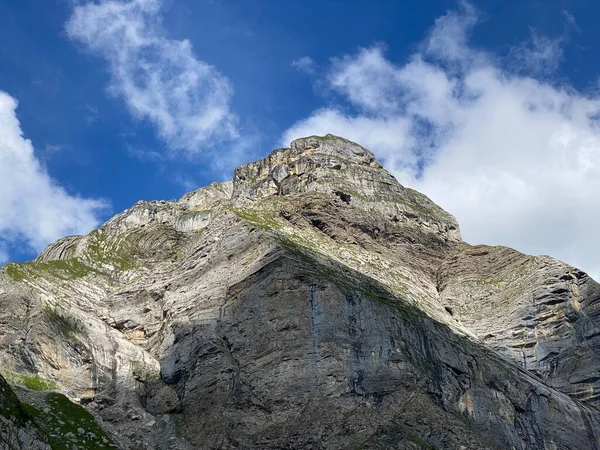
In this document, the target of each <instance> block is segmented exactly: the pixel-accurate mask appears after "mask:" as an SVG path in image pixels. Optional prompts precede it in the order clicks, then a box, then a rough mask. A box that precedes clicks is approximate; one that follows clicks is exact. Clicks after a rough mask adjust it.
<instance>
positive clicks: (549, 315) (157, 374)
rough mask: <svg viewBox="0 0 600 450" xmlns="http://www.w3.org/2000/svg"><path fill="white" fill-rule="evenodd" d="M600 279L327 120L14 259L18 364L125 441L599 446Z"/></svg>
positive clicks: (7, 356)
mask: <svg viewBox="0 0 600 450" xmlns="http://www.w3.org/2000/svg"><path fill="white" fill-rule="evenodd" d="M599 298H600V286H599V285H598V284H597V283H595V282H594V281H593V280H591V279H590V278H589V277H588V276H587V275H586V274H584V273H582V272H581V271H578V270H576V269H574V268H572V267H569V266H567V265H566V264H563V263H561V262H559V261H556V260H554V259H552V258H549V257H530V256H526V255H522V254H520V253H518V252H516V251H514V250H510V249H506V248H503V247H486V246H476V247H473V246H470V245H468V244H466V243H464V242H463V241H462V240H461V238H460V232H459V228H458V225H457V223H456V220H455V219H454V218H453V217H452V216H451V215H450V214H448V213H447V212H445V211H443V210H442V209H441V208H439V207H438V206H437V205H435V204H434V203H433V202H431V201H430V200H429V199H428V198H427V197H425V196H424V195H422V194H419V193H417V192H415V191H413V190H411V189H407V188H405V187H403V186H401V185H400V184H399V183H398V182H397V181H396V180H395V179H394V178H393V177H392V176H391V175H390V174H389V173H387V172H386V171H385V170H384V169H383V168H382V167H381V165H379V163H377V161H376V160H375V158H374V156H373V154H372V153H370V152H369V151H367V150H365V149H363V148H362V147H360V146H359V145H358V144H355V143H352V142H349V141H347V140H345V139H342V138H338V137H335V136H331V135H328V136H325V137H314V136H313V137H309V138H304V139H299V140H296V141H294V142H292V144H291V146H290V148H286V149H278V150H275V151H274V152H273V153H272V154H271V155H269V156H268V157H267V158H265V159H264V160H262V161H258V162H256V163H252V164H247V165H244V166H242V167H240V168H238V169H237V170H236V171H235V174H234V179H233V182H232V183H231V182H230V183H223V184H212V185H210V186H208V187H206V188H203V189H200V190H198V191H195V192H192V193H190V194H187V195H185V196H184V197H183V198H182V199H180V200H179V201H174V202H164V201H162V202H140V203H138V204H136V205H134V206H133V207H132V208H130V209H129V210H127V211H125V212H123V213H121V214H119V215H117V216H115V217H114V218H112V219H111V220H109V221H108V222H107V223H106V224H105V225H103V226H102V227H101V228H99V229H98V230H96V231H94V232H92V233H90V234H89V235H87V236H77V237H69V238H64V239H61V240H59V241H57V242H56V243H55V244H53V245H51V246H49V247H48V248H47V249H46V250H45V251H44V252H42V254H41V255H40V256H39V257H38V258H37V259H36V260H35V261H32V262H30V263H25V264H8V265H6V266H5V267H4V268H3V269H2V270H1V271H0V368H1V370H2V371H3V373H4V374H5V376H6V377H8V379H9V381H10V382H11V383H12V384H13V386H15V387H16V388H17V387H18V386H21V387H20V388H18V390H17V394H18V395H19V397H20V398H21V400H20V401H21V402H25V403H27V404H37V403H36V401H41V400H39V399H38V398H37V397H35V395H37V396H38V397H39V396H41V395H46V396H48V395H50V396H56V395H59V394H56V393H50V394H48V393H47V392H46V391H56V392H62V393H63V394H65V395H67V396H68V397H70V398H71V399H72V400H74V401H75V402H78V403H80V404H81V405H83V406H85V408H86V409H87V410H88V411H90V412H92V413H93V416H90V417H93V418H94V420H96V421H97V423H98V424H99V425H100V426H101V427H102V429H103V430H104V431H105V432H106V433H107V439H109V437H110V436H114V437H115V439H114V442H115V443H116V445H120V446H121V447H122V448H127V449H129V448H131V449H146V448H148V449H155V448H160V449H191V448H207V449H210V448H215V449H217V448H218V449H233V448H261V449H269V448H271V449H284V448H288V449H295V448H311V449H321V448H323V449H358V448H360V449H366V448H391V449H394V448H395V449H432V448H438V449H461V448H462V449H573V450H575V449H598V448H600V412H598V410H597V408H598V396H597V394H596V391H597V389H598V383H600V360H599V359H598V356H597V355H598V354H600V353H599V350H600V348H599V345H600V329H599V323H600V322H599V318H598V314H599V312H598V308H599V307H598V303H599ZM33 377H35V379H36V380H37V383H38V386H37V387H38V388H41V389H42V390H43V392H42V393H36V392H34V391H32V390H31V389H26V388H27V387H28V386H27V384H28V383H27V381H28V380H31V379H32V378H33ZM29 384H30V383H29ZM29 387H31V386H29ZM34 397H35V398H34ZM51 398H53V397H51ZM36 399H37V400H36ZM45 401H46V402H47V401H48V400H47V399H46V400H45ZM2 417H5V418H6V420H5V421H4V422H2V423H8V422H7V421H9V420H11V419H10V415H8V416H7V414H5V413H4V411H2V415H0V419H2ZM7 417H8V418H7ZM13 428H14V429H17V430H22V432H23V433H26V434H27V433H30V434H29V435H30V436H31V439H34V440H35V439H38V440H39V442H41V444H40V445H42V446H41V447H39V448H47V447H43V445H46V444H47V443H48V441H44V439H43V436H44V435H43V434H42V435H41V436H42V438H38V437H36V436H37V435H36V434H35V433H33V432H31V430H29V429H27V428H26V425H25V424H24V423H21V422H19V423H18V424H17V425H14V424H13ZM36 430H37V429H36ZM34 431H35V430H34ZM31 433H33V434H31ZM98 433H99V432H98ZM75 437H77V436H75ZM116 437H118V438H116ZM32 442H33V441H32ZM50 445H52V443H51V442H50ZM31 448H36V447H33V446H32V447H31ZM84 448H92V447H84Z"/></svg>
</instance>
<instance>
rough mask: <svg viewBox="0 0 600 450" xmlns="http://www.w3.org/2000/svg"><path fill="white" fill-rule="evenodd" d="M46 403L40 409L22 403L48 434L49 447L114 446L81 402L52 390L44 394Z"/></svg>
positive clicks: (59, 449)
mask: <svg viewBox="0 0 600 450" xmlns="http://www.w3.org/2000/svg"><path fill="white" fill-rule="evenodd" d="M46 404H47V405H48V408H44V410H43V411H41V410H39V409H37V408H35V407H34V406H31V405H27V404H24V405H23V406H24V408H25V410H26V411H27V413H28V414H29V415H30V416H31V417H32V418H33V419H34V420H35V423H36V424H37V425H38V426H39V427H40V428H41V429H42V431H44V433H45V434H46V435H47V436H48V441H49V443H50V447H51V448H52V450H71V449H72V448H73V447H77V448H85V449H89V450H96V449H107V448H118V447H117V446H116V445H115V443H114V442H113V441H112V440H111V439H110V438H109V437H108V436H107V434H106V433H105V432H104V430H103V429H102V428H100V426H99V425H98V423H97V422H96V420H95V419H94V416H92V415H91V414H90V413H89V412H88V411H86V410H85V409H84V408H83V407H82V406H79V405H77V404H75V403H73V402H71V401H70V400H69V399H68V398H67V397H65V396H64V395H62V394H58V393H56V392H52V393H49V394H48V395H47V396H46Z"/></svg>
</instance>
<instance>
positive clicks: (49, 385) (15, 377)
mask: <svg viewBox="0 0 600 450" xmlns="http://www.w3.org/2000/svg"><path fill="white" fill-rule="evenodd" d="M3 375H4V377H5V378H6V379H7V380H8V381H9V382H11V383H13V384H16V385H18V386H22V387H25V388H27V389H30V390H32V391H52V390H56V389H58V385H57V384H56V382H54V381H52V380H48V379H46V378H42V377H40V376H39V375H20V374H18V373H14V372H4V373H3Z"/></svg>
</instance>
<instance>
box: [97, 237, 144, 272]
mask: <svg viewBox="0 0 600 450" xmlns="http://www.w3.org/2000/svg"><path fill="white" fill-rule="evenodd" d="M134 235H135V233H132V235H131V236H128V237H131V238H130V239H123V238H121V239H119V240H118V241H112V240H109V239H107V238H106V236H105V235H104V233H101V232H100V231H98V230H94V231H92V232H91V233H90V234H89V238H90V241H89V243H88V246H87V254H88V255H89V258H90V259H91V260H92V261H94V262H95V263H98V264H102V265H109V266H112V267H114V268H115V269H117V270H131V269H135V268H136V267H137V265H136V263H135V261H134V259H133V258H132V254H133V253H134V250H135V248H134V247H135V246H134V245H133V244H131V243H130V242H132V241H135V237H134Z"/></svg>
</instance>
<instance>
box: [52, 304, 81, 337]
mask: <svg viewBox="0 0 600 450" xmlns="http://www.w3.org/2000/svg"><path fill="white" fill-rule="evenodd" d="M44 312H45V313H46V315H47V316H48V317H49V318H50V319H52V320H53V321H54V322H55V323H56V324H57V325H58V329H59V330H60V333H61V334H62V335H63V337H64V338H65V339H66V340H67V341H69V342H72V343H75V342H78V341H79V339H77V333H78V330H77V328H76V327H75V326H74V325H73V324H72V323H71V322H69V320H68V319H67V318H66V317H64V316H63V315H62V314H61V313H60V312H58V311H57V310H56V309H54V308H51V307H49V306H46V307H45V308H44Z"/></svg>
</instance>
